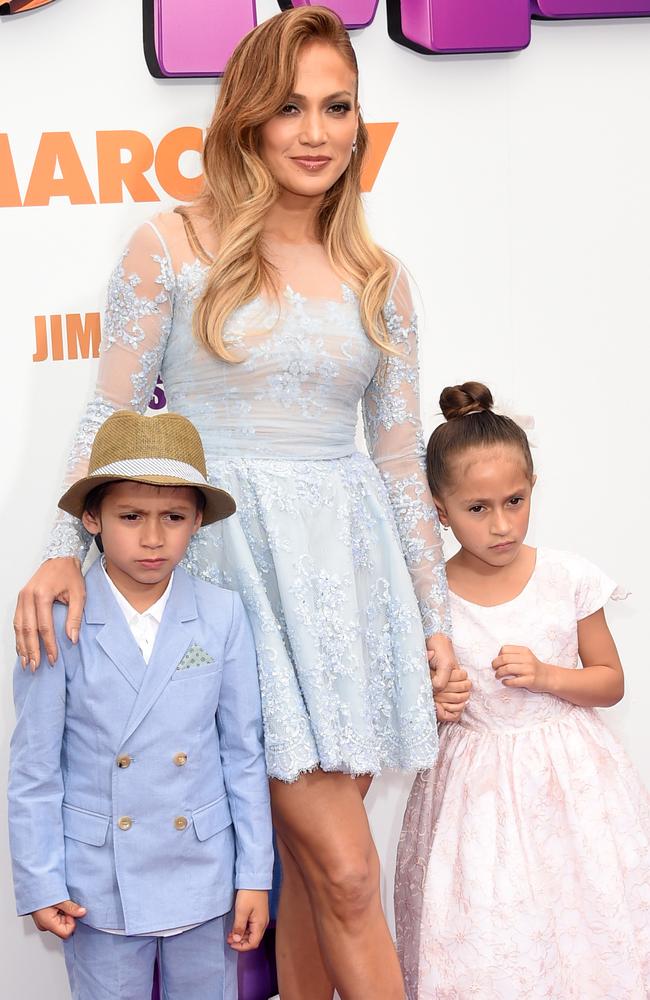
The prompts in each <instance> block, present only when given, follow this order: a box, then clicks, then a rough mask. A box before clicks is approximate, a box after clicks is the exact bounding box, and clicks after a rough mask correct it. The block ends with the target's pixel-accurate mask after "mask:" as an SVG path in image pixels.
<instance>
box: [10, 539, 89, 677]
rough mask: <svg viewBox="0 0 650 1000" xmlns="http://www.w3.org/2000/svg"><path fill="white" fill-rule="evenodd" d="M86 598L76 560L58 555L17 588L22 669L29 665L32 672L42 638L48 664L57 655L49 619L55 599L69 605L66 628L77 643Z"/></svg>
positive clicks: (16, 618) (16, 621)
mask: <svg viewBox="0 0 650 1000" xmlns="http://www.w3.org/2000/svg"><path fill="white" fill-rule="evenodd" d="M85 600H86V589H85V586H84V581H83V577H82V575H81V564H80V563H79V560H78V559H75V558H74V557H72V556H61V557H59V558H57V559H47V560H46V561H45V562H44V563H43V564H42V565H41V566H39V568H38V569H37V571H36V572H35V573H34V575H33V577H32V578H31V580H30V581H29V583H27V584H26V585H25V586H24V587H23V589H22V590H21V591H20V593H19V595H18V603H17V605H16V613H15V615H14V631H15V633H16V652H17V653H18V655H19V657H20V661H21V663H22V666H23V669H25V667H26V666H27V665H28V664H29V666H30V669H31V670H32V672H33V671H34V670H36V669H37V667H38V666H39V665H40V662H41V650H40V641H39V640H41V639H42V640H43V645H44V646H45V652H46V654H47V658H48V660H49V661H50V663H51V664H53V663H54V661H55V660H56V658H57V656H58V650H57V648H56V639H55V637H54V624H53V621H52V604H53V603H54V601H60V602H61V603H62V604H67V605H68V607H69V610H68V617H67V620H66V624H65V631H66V635H67V636H68V638H69V639H70V641H71V642H76V641H77V639H78V637H79V626H80V625H81V615H82V612H83V607H84V603H85Z"/></svg>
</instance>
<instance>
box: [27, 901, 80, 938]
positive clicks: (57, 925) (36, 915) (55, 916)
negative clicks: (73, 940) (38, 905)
mask: <svg viewBox="0 0 650 1000" xmlns="http://www.w3.org/2000/svg"><path fill="white" fill-rule="evenodd" d="M85 913H86V907H85V906H79V904H78V903H73V902H72V900H71V899H64V900H63V902H62V903H55V905H54V906H44V907H43V909H42V910H34V912H33V913H32V920H33V921H34V923H35V924H36V926H37V927H38V929H39V931H50V933H51V934H56V936H57V937H60V938H63V940H64V941H65V939H66V938H69V937H70V935H71V934H74V929H75V927H76V926H77V921H76V919H75V917H83V916H84V915H85Z"/></svg>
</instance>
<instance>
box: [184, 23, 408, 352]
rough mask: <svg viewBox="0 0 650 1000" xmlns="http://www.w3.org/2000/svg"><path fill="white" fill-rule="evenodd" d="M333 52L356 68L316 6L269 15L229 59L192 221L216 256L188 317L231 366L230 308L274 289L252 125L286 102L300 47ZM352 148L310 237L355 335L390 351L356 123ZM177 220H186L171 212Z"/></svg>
mask: <svg viewBox="0 0 650 1000" xmlns="http://www.w3.org/2000/svg"><path fill="white" fill-rule="evenodd" d="M310 41H319V42H325V43H327V44H329V45H333V46H334V47H335V48H336V49H337V50H338V52H339V53H340V54H341V55H342V57H343V58H344V59H345V61H346V62H347V63H348V64H349V65H350V66H351V67H352V68H353V69H354V73H355V76H356V77H357V79H358V68H357V61H356V57H355V54H354V49H353V48H352V45H351V43H350V39H349V37H348V33H347V31H346V30H345V28H344V27H343V24H342V23H341V21H340V19H339V18H338V16H337V15H336V14H334V13H333V12H332V11H330V10H328V9H327V8H325V7H298V8H295V9H293V10H291V11H287V12H286V13H282V14H277V15H276V16H275V17H272V18H271V19H270V20H269V21H266V22H264V23H263V24H261V25H260V26H259V27H257V28H255V29H254V30H253V31H252V32H250V33H249V34H248V35H247V36H246V37H245V38H244V39H243V40H242V41H241V42H240V43H239V45H238V46H237V48H236V49H235V51H234V52H233V54H232V56H231V58H230V60H229V62H228V65H227V67H226V72H225V74H224V77H223V81H222V84H221V92H220V94H219V99H218V101H217V105H216V108H215V111H214V115H213V118H212V121H211V123H210V126H209V128H208V131H207V135H206V139H205V146H204V150H203V171H204V176H205V181H204V187H203V190H202V192H201V194H200V195H199V198H198V200H197V203H196V204H197V208H198V209H199V211H200V213H201V215H203V216H205V217H207V218H208V219H209V221H210V222H211V225H212V228H213V230H214V231H215V232H216V234H217V239H218V252H217V254H216V257H215V259H214V261H213V262H212V263H211V267H210V271H209V273H208V276H207V280H206V283H205V287H204V291H203V294H202V296H201V299H200V301H199V303H198V305H197V308H196V310H195V313H194V330H195V336H196V338H197V340H198V341H199V342H200V343H201V344H203V345H204V346H205V347H207V348H208V350H210V351H212V352H213V353H214V354H216V355H217V356H218V357H220V358H224V359H225V360H228V361H235V360H240V359H239V358H235V357H234V356H233V355H231V353H230V352H229V351H228V348H227V346H226V344H225V343H224V338H223V334H224V324H225V322H226V319H227V318H228V316H229V315H230V314H231V313H232V311H233V310H234V309H236V308H237V307H238V306H242V305H245V304H246V303H247V302H250V301H251V299H254V298H255V297H256V296H258V295H260V294H261V293H263V292H267V293H268V292H269V291H271V290H273V289H274V287H275V284H274V277H275V274H274V269H273V267H272V265H271V264H270V263H269V261H268V260H266V258H265V257H264V253H263V244H262V231H263V227H264V221H265V218H266V215H267V213H268V211H269V209H270V208H271V206H272V205H273V203H274V202H275V200H276V199H277V197H278V194H279V189H278V185H277V183H276V181H275V178H274V177H273V175H272V174H271V172H270V171H269V169H268V167H267V166H266V165H265V163H264V161H263V160H262V158H261V156H260V153H259V148H258V147H259V143H258V135H259V129H260V126H261V125H263V124H264V123H265V122H267V121H269V119H270V118H272V117H273V115H275V114H277V113H278V111H279V110H280V109H281V108H282V107H283V105H284V104H286V103H287V100H288V98H289V96H290V95H291V93H292V91H293V87H294V82H295V78H296V66H297V61H298V57H299V54H300V50H301V48H302V46H303V45H304V44H305V43H306V42H310ZM356 142H357V148H356V152H354V153H353V154H352V158H351V160H350V163H349V165H348V167H347V168H346V170H345V171H344V173H343V174H342V175H341V177H339V179H338V180H337V181H336V183H335V184H334V185H333V186H332V187H331V188H330V189H329V191H328V192H327V193H326V195H325V197H324V199H323V204H322V207H321V209H320V212H319V216H318V228H319V237H320V239H321V241H322V244H323V246H324V248H325V250H326V252H327V255H328V257H329V260H330V262H331V264H332V267H333V268H334V270H335V271H336V272H337V274H340V275H341V276H342V277H344V278H345V281H346V283H347V284H349V285H350V287H351V288H352V289H353V290H354V291H355V292H356V293H357V295H358V296H359V300H360V311H361V320H362V323H363V326H364V329H365V331H366V333H367V335H368V337H370V339H371V340H372V341H374V343H376V344H377V345H378V346H379V347H381V348H384V349H388V351H390V350H391V348H390V345H389V343H388V332H387V329H386V323H385V320H384V316H383V308H384V305H385V303H386V300H387V298H388V295H389V289H390V284H391V280H392V268H391V265H390V263H389V260H388V257H387V256H386V254H385V253H384V252H383V251H382V250H381V249H380V248H379V247H378V246H377V244H376V243H374V241H373V240H372V238H371V236H370V233H369V232H368V229H367V226H366V221H365V216H364V212H363V206H362V204H361V169H362V166H363V159H364V155H365V153H366V150H367V148H368V130H367V129H366V126H365V125H364V123H363V120H362V118H361V116H359V128H358V132H357V140H356ZM181 214H183V215H185V217H186V218H187V214H186V212H185V210H181Z"/></svg>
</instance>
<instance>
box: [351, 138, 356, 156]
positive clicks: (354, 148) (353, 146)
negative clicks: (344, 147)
mask: <svg viewBox="0 0 650 1000" xmlns="http://www.w3.org/2000/svg"><path fill="white" fill-rule="evenodd" d="M356 151H357V137H356V135H355V137H354V142H353V143H352V152H353V153H356Z"/></svg>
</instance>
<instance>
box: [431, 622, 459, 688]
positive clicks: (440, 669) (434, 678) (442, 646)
mask: <svg viewBox="0 0 650 1000" xmlns="http://www.w3.org/2000/svg"><path fill="white" fill-rule="evenodd" d="M426 644H427V659H428V660H429V670H430V671H431V685H432V687H433V690H434V693H435V692H436V691H442V690H443V689H444V688H446V687H447V685H448V684H449V680H450V678H451V672H452V670H457V669H458V661H457V660H456V654H455V653H454V647H453V646H452V644H451V639H450V638H449V636H448V635H443V634H442V632H437V633H436V635H430V636H429V638H428V639H427V640H426Z"/></svg>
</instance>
